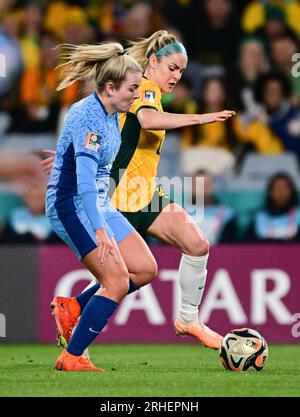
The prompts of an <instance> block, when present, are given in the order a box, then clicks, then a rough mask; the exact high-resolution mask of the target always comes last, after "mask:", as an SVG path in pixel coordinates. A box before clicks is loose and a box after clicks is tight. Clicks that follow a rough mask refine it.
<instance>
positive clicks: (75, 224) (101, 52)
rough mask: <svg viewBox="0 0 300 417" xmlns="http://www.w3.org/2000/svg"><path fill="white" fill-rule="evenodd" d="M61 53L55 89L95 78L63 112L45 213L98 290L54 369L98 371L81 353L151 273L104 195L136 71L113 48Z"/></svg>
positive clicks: (136, 239)
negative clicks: (89, 90) (61, 66)
mask: <svg viewBox="0 0 300 417" xmlns="http://www.w3.org/2000/svg"><path fill="white" fill-rule="evenodd" d="M65 48H66V49H67V54H65V55H64V57H65V58H66V59H67V62H66V64H65V67H64V72H63V78H62V81H61V82H60V84H59V85H58V90H61V89H63V88H65V87H68V86H69V85H71V84H72V83H73V82H74V81H76V80H78V79H83V78H85V79H89V80H94V82H95V92H94V93H93V94H91V95H89V96H88V97H86V98H84V99H83V100H81V101H79V102H77V103H75V104H74V105H73V106H72V107H71V108H70V110H69V112H68V114H67V117H66V120H65V123H64V127H63V129H62V132H61V135H60V137H59V139H58V143H57V148H56V156H55V160H54V164H53V169H52V172H51V176H50V179H49V183H48V190H47V196H46V206H47V207H46V212H47V216H48V217H49V219H50V222H51V225H52V227H53V229H54V231H55V232H56V233H57V234H58V235H59V236H60V237H61V238H62V240H63V241H64V242H65V243H66V244H68V245H69V246H70V248H72V249H73V250H74V252H75V253H76V254H77V256H78V258H79V259H80V260H81V261H82V262H83V264H84V265H85V266H86V267H87V268H88V270H89V271H90V272H91V273H92V274H93V275H94V276H95V277H96V279H97V280H98V282H99V283H100V284H101V288H100V285H99V286H98V290H97V291H96V292H94V294H91V296H90V297H89V300H86V305H85V308H84V311H83V312H81V311H80V313H81V317H80V320H79V322H78V325H77V327H76V330H75V332H74V333H73V335H72V337H71V340H70V342H69V344H68V347H67V349H65V350H64V351H63V352H62V353H61V355H60V356H59V357H58V359H57V361H56V364H55V369H57V370H61V371H101V370H102V369H100V368H96V367H95V366H94V365H93V364H92V363H91V362H90V360H89V359H86V358H83V357H82V356H81V355H82V353H83V352H84V350H85V349H86V348H87V347H88V346H89V345H90V344H91V343H92V341H93V340H94V339H95V338H96V337H97V335H98V334H100V333H101V331H102V329H103V328H104V326H105V325H106V323H107V322H108V320H109V319H110V317H111V316H112V314H113V313H114V311H115V309H116V308H117V307H118V305H119V303H120V301H121V300H122V298H123V297H124V296H125V295H126V294H127V293H128V292H131V291H133V290H135V289H137V288H138V287H137V286H141V285H143V284H146V283H147V282H149V281H151V279H152V278H153V277H154V276H155V274H156V262H155V259H154V258H153V256H152V254H151V252H150V250H149V248H148V246H147V245H146V244H145V242H144V241H143V239H142V238H141V237H140V236H139V234H138V233H137V232H136V231H135V230H134V228H133V226H132V225H131V224H130V223H129V222H128V220H127V219H126V218H125V217H124V216H123V215H122V214H121V213H120V212H119V211H117V210H116V209H115V208H114V207H113V206H112V205H111V204H110V201H109V197H108V195H107V190H108V183H109V176H110V168H111V165H112V163H113V161H114V159H115V156H116V154H117V152H118V150H119V148H120V144H121V136H120V130H119V120H118V112H126V111H128V110H129V109H130V107H131V106H132V104H133V102H134V100H135V99H137V98H138V97H139V93H138V88H139V86H140V84H141V78H142V69H141V67H140V65H139V64H138V63H137V62H136V61H135V59H134V58H132V57H130V56H129V55H127V54H124V50H123V47H122V46H121V45H120V44H119V43H110V44H100V45H83V46H70V45H67V46H65ZM132 252H134V253H135V257H136V258H137V259H138V262H141V265H142V266H141V268H142V271H141V270H139V272H140V275H139V276H138V277H135V276H134V275H133V274H132V272H133V271H132V270H131V266H132V265H133V263H134V262H133V260H132V257H131V253H132ZM143 267H144V268H143Z"/></svg>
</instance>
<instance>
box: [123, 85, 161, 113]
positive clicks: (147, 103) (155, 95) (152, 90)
mask: <svg viewBox="0 0 300 417" xmlns="http://www.w3.org/2000/svg"><path fill="white" fill-rule="evenodd" d="M139 94H140V97H139V98H138V99H136V100H135V101H134V103H133V105H132V106H131V108H130V113H135V114H137V112H138V111H139V110H140V109H142V108H151V109H154V110H157V111H158V110H159V108H160V105H161V91H160V89H159V87H158V85H157V84H155V83H154V82H153V81H150V80H143V82H142V84H141V86H140V88H139Z"/></svg>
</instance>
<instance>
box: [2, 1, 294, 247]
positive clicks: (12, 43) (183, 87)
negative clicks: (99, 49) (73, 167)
mask: <svg viewBox="0 0 300 417" xmlns="http://www.w3.org/2000/svg"><path fill="white" fill-rule="evenodd" d="M299 21H300V3H299V1H296V0H291V1H285V0H281V1H278V0H269V1H259V0H251V1H243V2H235V1H231V0H203V1H199V0H185V1H183V0H156V1H155V0H152V1H151V0H148V1H134V0H123V1H122V0H119V1H109V0H103V1H99V0H87V1H84V0H69V1H50V0H34V1H33V0H23V1H22V0H2V1H1V5H0V52H1V55H0V58H1V59H0V180H1V183H0V222H1V227H0V243H1V244H7V243H40V242H43V243H45V242H46V243H51V242H57V241H58V238H57V237H56V236H55V235H54V234H53V232H52V231H51V228H50V226H49V224H48V221H47V219H46V217H45V216H44V194H45V186H46V180H47V178H46V175H45V174H44V173H43V171H42V168H41V167H40V164H39V160H40V158H43V157H44V156H43V154H42V153H41V151H42V149H44V148H49V149H54V148H55V144H56V140H57V136H58V132H59V131H60V128H61V126H62V121H63V119H64V116H65V114H66V112H67V110H68V108H69V107H70V105H71V104H72V103H74V102H75V101H77V100H79V99H80V98H81V97H84V96H85V95H87V94H89V92H90V86H89V85H87V84H85V83H79V82H76V83H74V84H73V85H71V86H70V87H68V88H66V89H65V90H63V91H62V92H56V90H55V87H56V85H57V81H58V78H59V71H60V70H59V69H58V70H55V68H56V66H58V65H59V63H60V62H59V57H58V52H57V50H56V49H55V46H57V45H58V44H60V43H72V44H84V43H97V42H102V41H106V40H107V41H112V40H117V41H121V42H124V41H125V40H126V39H129V40H136V39H138V38H141V37H147V36H149V35H150V34H151V33H153V32H154V31H156V30H159V29H167V30H168V31H169V32H172V33H175V34H176V35H177V36H178V37H179V38H180V39H181V40H182V42H183V43H184V44H185V46H186V48H187V51H188V54H189V56H190V60H189V64H188V67H187V69H186V71H185V73H184V75H183V77H182V80H181V81H180V83H179V84H178V86H177V87H176V88H175V90H174V93H172V94H171V95H165V96H164V97H163V106H164V109H165V110H166V111H169V112H176V113H210V112H217V111H221V110H223V109H233V110H235V111H236V112H237V115H236V116H235V117H233V118H232V119H230V120H228V121H227V122H226V123H221V122H219V123H214V124H211V125H209V124H208V125H195V126H190V127H185V128H182V129H180V131H179V130H178V129H177V130H176V132H175V131H174V132H173V131H170V132H168V133H167V140H166V141H165V143H164V147H163V150H162V153H161V162H160V168H159V175H160V176H162V177H163V176H164V177H169V178H171V177H174V176H179V177H181V178H183V177H184V176H191V177H193V179H194V178H195V177H197V176H200V177H203V178H204V214H205V216H204V219H203V218H202V217H201V218H200V219H195V220H196V221H197V222H198V220H199V225H200V227H201V228H202V229H203V230H204V231H205V233H206V234H207V236H208V237H209V240H210V243H211V244H217V243H219V242H226V243H230V242H231V243H232V242H259V241H264V242H265V241H279V242H291V241H299V238H300V214H299V207H300V206H299V202H298V197H299V190H300V188H299V187H300V181H299V179H300V176H299V175H300V173H299V159H300V66H299V65H298V64H299V62H300V54H298V55H299V56H298V55H297V53H300V48H299V38H300V26H299V24H298V22H299ZM297 61H298V62H297ZM183 192H184V193H189V195H190V196H192V197H193V193H194V192H195V190H193V187H192V189H191V190H183ZM172 197H173V198H174V199H175V200H176V198H181V196H178V195H176V193H175V195H174V196H172Z"/></svg>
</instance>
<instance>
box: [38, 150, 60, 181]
mask: <svg viewBox="0 0 300 417" xmlns="http://www.w3.org/2000/svg"><path fill="white" fill-rule="evenodd" d="M43 153H44V154H45V155H51V156H50V157H49V158H47V159H43V160H42V161H41V162H40V164H41V166H42V168H43V171H44V172H46V174H48V175H50V172H51V169H52V167H53V163H54V158H55V153H56V152H55V151H52V150H51V149H43Z"/></svg>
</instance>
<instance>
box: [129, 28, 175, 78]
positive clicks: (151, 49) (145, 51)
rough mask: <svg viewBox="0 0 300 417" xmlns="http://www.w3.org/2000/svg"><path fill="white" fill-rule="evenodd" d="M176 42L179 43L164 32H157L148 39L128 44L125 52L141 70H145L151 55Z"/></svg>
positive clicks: (172, 36)
mask: <svg viewBox="0 0 300 417" xmlns="http://www.w3.org/2000/svg"><path fill="white" fill-rule="evenodd" d="M176 42H180V41H179V39H177V38H176V36H174V35H172V34H171V33H169V32H167V31H166V30H159V31H157V32H155V33H153V35H151V36H149V38H142V39H140V40H138V41H136V42H130V44H131V46H130V47H129V48H127V51H128V53H129V55H130V56H131V57H133V58H134V59H135V60H136V61H137V62H138V63H139V64H140V65H141V67H142V68H143V70H145V68H146V66H147V65H148V62H149V57H150V55H151V54H153V53H156V52H158V51H159V50H160V49H162V48H164V47H165V46H167V45H169V44H173V43H176Z"/></svg>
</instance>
